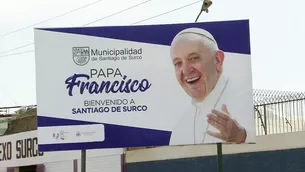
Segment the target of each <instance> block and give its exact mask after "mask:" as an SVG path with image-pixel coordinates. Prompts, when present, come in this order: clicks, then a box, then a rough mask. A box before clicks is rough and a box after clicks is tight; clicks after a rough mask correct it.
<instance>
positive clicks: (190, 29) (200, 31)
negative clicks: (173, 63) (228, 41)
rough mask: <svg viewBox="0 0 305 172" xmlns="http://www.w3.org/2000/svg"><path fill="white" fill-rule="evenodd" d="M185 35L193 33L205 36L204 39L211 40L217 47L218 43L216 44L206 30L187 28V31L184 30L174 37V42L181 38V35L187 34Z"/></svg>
mask: <svg viewBox="0 0 305 172" xmlns="http://www.w3.org/2000/svg"><path fill="white" fill-rule="evenodd" d="M185 33H193V34H197V35H201V36H204V37H206V38H208V39H209V40H211V41H212V42H214V43H215V44H216V45H217V42H216V40H215V38H214V36H213V35H212V34H211V33H210V32H208V31H206V30H204V29H201V28H187V29H184V30H182V31H180V32H179V33H178V34H177V35H176V36H175V37H174V39H173V40H176V38H177V37H179V36H180V35H182V34H185Z"/></svg>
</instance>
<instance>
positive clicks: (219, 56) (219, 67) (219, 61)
mask: <svg viewBox="0 0 305 172" xmlns="http://www.w3.org/2000/svg"><path fill="white" fill-rule="evenodd" d="M224 58H225V54H224V52H223V51H221V50H218V51H217V52H216V66H217V70H218V71H222V65H223V61H224Z"/></svg>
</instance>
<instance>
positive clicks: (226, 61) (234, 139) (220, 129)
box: [170, 27, 255, 145]
mask: <svg viewBox="0 0 305 172" xmlns="http://www.w3.org/2000/svg"><path fill="white" fill-rule="evenodd" d="M215 37H217V36H216V35H215V36H213V35H212V34H211V33H210V32H209V31H207V30H205V29H202V28H195V27H191V28H187V29H183V30H181V31H180V32H179V33H178V34H176V36H175V37H174V38H173V40H172V42H171V45H170V58H171V62H172V65H173V72H174V73H175V76H176V80H177V84H179V85H180V87H181V90H182V91H184V92H185V93H186V94H187V95H188V96H189V97H190V98H191V101H190V108H189V109H187V110H184V112H182V113H183V114H182V115H181V118H180V119H179V120H178V123H177V124H176V125H175V127H174V128H173V129H172V133H171V138H170V145H185V144H202V143H204V144H207V143H219V142H222V143H236V144H241V143H255V122H254V109H253V97H252V76H251V58H250V53H249V54H245V53H235V52H224V51H223V50H221V49H220V48H219V47H218V43H217V41H216V39H215ZM218 39H219V40H221V38H220V37H219V38H218ZM232 44H234V40H232ZM177 108H179V107H177ZM182 111H183V110H182Z"/></svg>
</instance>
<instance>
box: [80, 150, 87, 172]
mask: <svg viewBox="0 0 305 172" xmlns="http://www.w3.org/2000/svg"><path fill="white" fill-rule="evenodd" d="M81 172H86V149H83V150H82V151H81Z"/></svg>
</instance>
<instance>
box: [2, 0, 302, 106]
mask: <svg viewBox="0 0 305 172" xmlns="http://www.w3.org/2000/svg"><path fill="white" fill-rule="evenodd" d="M0 2H1V5H0V23H1V27H0V107H3V106H15V105H30V104H36V94H35V89H36V88H35V82H36V81H35V75H36V74H35V56H34V55H35V54H34V52H33V50H34V44H33V43H34V34H33V28H34V27H73V26H84V25H86V26H105V25H131V24H134V23H137V24H138V25H140V24H166V23H186V22H193V21H194V20H195V18H196V16H197V14H198V12H199V10H200V8H201V4H202V2H201V1H198V0H197V1H196V0H148V1H146V0H128V1H127V0H101V1H96V0H86V1H85V0H64V1H63V0H44V1H41V0H27V1H23V0H9V1H8V0H0ZM213 2H214V3H213V5H212V6H211V8H210V12H209V13H208V14H206V13H202V15H201V17H200V18H199V20H198V21H199V22H204V21H221V20H238V19H250V24H251V50H252V70H253V88H260V89H273V90H292V91H303V88H305V82H304V81H303V78H302V76H303V74H305V67H304V62H305V60H304V59H305V55H304V54H303V51H302V50H303V49H304V47H303V45H304V43H303V41H304V40H305V20H304V19H301V18H302V16H304V14H305V11H304V10H303V7H304V5H305V2H304V1H302V0H290V1H284V0H268V1H259V0H255V1H253V0H214V1H213ZM132 6H136V7H134V8H130V7H132ZM180 7H181V8H180ZM182 7H183V8H182ZM127 8H130V9H129V10H125V11H124V12H121V13H117V12H119V11H122V10H124V9H127ZM175 9H177V10H175ZM302 11H303V12H302ZM166 12H168V13H166ZM164 13H166V14H164ZM112 14H114V15H112ZM162 14H163V15H162ZM107 16H109V17H107ZM154 16H155V17H154ZM18 47H22V48H18ZM16 48H18V49H16ZM13 49H15V50H13ZM9 50H13V51H9ZM54 70H56V67H54Z"/></svg>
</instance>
